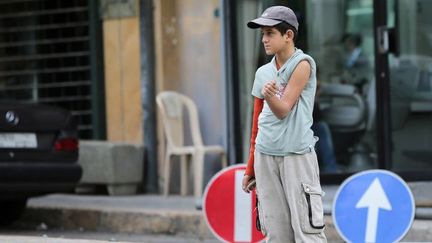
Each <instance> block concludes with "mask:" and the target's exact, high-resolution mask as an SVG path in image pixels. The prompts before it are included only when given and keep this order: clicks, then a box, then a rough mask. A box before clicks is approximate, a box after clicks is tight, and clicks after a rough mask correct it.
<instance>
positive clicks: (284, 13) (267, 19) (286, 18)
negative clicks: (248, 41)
mask: <svg viewBox="0 0 432 243" xmlns="http://www.w3.org/2000/svg"><path fill="white" fill-rule="evenodd" d="M281 22H286V23H288V24H290V25H292V26H293V27H294V28H295V29H296V30H298V25H299V24H298V21H297V16H296V15H295V13H294V12H293V11H292V10H291V9H290V8H288V7H285V6H273V7H269V8H267V9H266V10H265V11H264V12H263V13H262V15H261V17H259V18H256V19H254V20H251V21H249V22H248V23H247V26H248V27H249V28H251V29H256V28H260V27H262V26H270V27H272V26H275V25H277V24H279V23H281Z"/></svg>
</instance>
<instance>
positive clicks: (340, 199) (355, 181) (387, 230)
mask: <svg viewBox="0 0 432 243" xmlns="http://www.w3.org/2000/svg"><path fill="white" fill-rule="evenodd" d="M414 213H415V203H414V197H413V195H412V193H411V191H410V189H409V187H408V185H407V184H406V183H405V182H404V181H403V180H402V179H401V178H400V177H399V176H398V175H396V174H394V173H392V172H390V171H385V170H368V171H364V172H361V173H357V174H355V175H353V176H351V177H349V178H348V179H346V180H345V181H344V182H343V183H342V185H341V186H340V188H339V190H338V191H337V193H336V196H335V200H334V204H333V222H334V223H335V226H336V230H337V231H338V232H339V234H340V235H341V236H342V238H343V239H344V240H345V241H347V242H353V243H357V242H368V243H369V242H397V241H399V240H401V239H402V238H403V236H404V235H405V234H406V233H407V232H408V230H409V228H410V227H411V224H412V222H413V219H414Z"/></svg>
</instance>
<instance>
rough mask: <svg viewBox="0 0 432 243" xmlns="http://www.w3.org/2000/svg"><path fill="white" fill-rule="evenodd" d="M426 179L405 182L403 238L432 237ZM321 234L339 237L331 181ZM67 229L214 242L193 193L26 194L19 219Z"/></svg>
mask: <svg viewBox="0 0 432 243" xmlns="http://www.w3.org/2000/svg"><path fill="white" fill-rule="evenodd" d="M430 186H431V183H414V184H410V187H411V188H412V191H413V194H414V197H415V200H416V204H417V205H418V206H422V207H418V208H417V210H416V219H415V221H414V223H413V225H412V228H411V229H410V231H409V232H408V234H407V236H406V237H405V238H404V239H403V241H404V242H432V204H431V199H432V195H431V194H432V191H431V190H430V189H429V188H431V187H430ZM324 190H325V191H326V196H325V197H324V207H325V212H326V214H327V216H326V225H327V227H326V235H327V237H328V239H329V242H343V241H342V239H341V238H340V237H339V236H338V234H337V232H336V230H335V228H334V224H333V223H332V219H331V216H330V212H331V205H332V200H333V197H334V195H335V193H336V191H337V187H336V186H326V187H324ZM41 223H44V224H46V225H47V226H48V227H49V228H56V227H57V228H62V229H66V230H67V229H70V230H77V229H80V230H85V231H102V232H121V233H136V234H143V233H146V234H147V233H148V234H163V235H171V236H179V237H188V238H192V239H197V240H205V241H206V242H209V240H210V242H213V240H214V242H218V241H217V240H215V237H214V236H213V235H212V234H211V233H210V231H209V230H208V228H207V225H206V223H205V220H204V217H203V215H202V212H201V211H200V210H196V209H195V199H194V198H193V197H179V196H169V197H163V196H159V195H136V196H116V197H112V196H111V197H110V196H89V195H50V196H45V197H40V198H34V199H31V200H30V201H29V203H28V209H27V211H26V213H25V214H24V217H23V219H22V220H21V221H20V224H25V225H26V226H27V227H37V226H38V225H40V224H41Z"/></svg>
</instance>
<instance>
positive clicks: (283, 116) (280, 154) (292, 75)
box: [242, 6, 326, 243]
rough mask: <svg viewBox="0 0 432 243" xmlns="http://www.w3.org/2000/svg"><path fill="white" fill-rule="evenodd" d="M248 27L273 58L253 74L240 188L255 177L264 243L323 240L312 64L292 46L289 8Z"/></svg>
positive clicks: (294, 21) (293, 29)
mask: <svg viewBox="0 0 432 243" xmlns="http://www.w3.org/2000/svg"><path fill="white" fill-rule="evenodd" d="M247 26H248V27H249V28H252V29H256V28H261V32H262V43H263V44H264V49H265V52H266V54H267V55H274V57H273V59H272V61H271V62H270V63H268V64H266V65H264V66H262V67H260V68H259V69H258V70H257V72H256V74H255V81H254V85H253V89H252V95H253V96H254V115H253V117H254V118H253V125H252V136H251V137H252V138H251V149H250V158H249V161H248V165H247V169H246V172H245V176H244V178H243V182H242V188H243V190H245V191H246V192H250V190H252V189H253V188H251V186H248V185H250V184H252V183H251V182H252V181H253V179H256V190H257V195H258V198H259V203H258V210H259V218H260V224H261V231H262V232H263V233H264V234H265V235H266V236H267V242H281V243H287V242H307V243H311V242H326V237H325V235H324V215H323V207H322V198H321V197H322V195H323V192H322V190H321V186H320V182H319V169H318V162H317V157H316V154H315V151H314V145H315V143H316V141H317V138H316V137H314V135H313V132H312V130H311V126H312V111H313V106H314V97H315V90H316V76H315V69H316V68H315V62H314V60H313V59H312V58H311V57H310V56H308V55H306V54H304V53H303V52H302V51H301V50H299V49H297V48H295V45H294V40H295V38H296V35H297V31H298V22H297V17H296V16H295V14H294V12H293V11H292V10H291V9H289V8H287V7H283V6H273V7H270V8H268V9H266V10H265V11H264V12H263V14H262V15H261V17H259V18H257V19H254V20H251V21H249V22H248V24H247ZM255 137H256V139H255ZM254 162H255V163H254Z"/></svg>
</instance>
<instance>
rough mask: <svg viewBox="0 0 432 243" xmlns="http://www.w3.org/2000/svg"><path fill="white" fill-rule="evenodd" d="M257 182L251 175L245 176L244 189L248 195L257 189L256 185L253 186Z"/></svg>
mask: <svg viewBox="0 0 432 243" xmlns="http://www.w3.org/2000/svg"><path fill="white" fill-rule="evenodd" d="M254 180H255V178H254V177H252V176H250V175H244V177H243V181H242V189H243V191H245V192H246V193H249V192H251V191H253V190H254V189H255V184H251V182H253V181H254Z"/></svg>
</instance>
